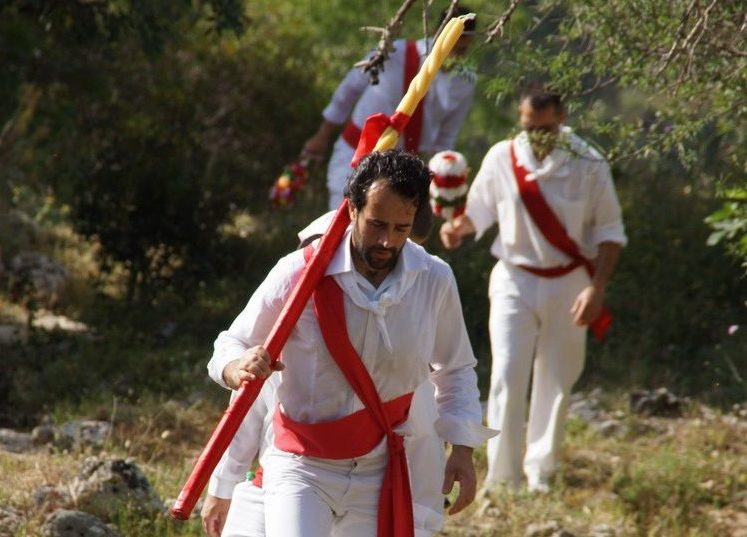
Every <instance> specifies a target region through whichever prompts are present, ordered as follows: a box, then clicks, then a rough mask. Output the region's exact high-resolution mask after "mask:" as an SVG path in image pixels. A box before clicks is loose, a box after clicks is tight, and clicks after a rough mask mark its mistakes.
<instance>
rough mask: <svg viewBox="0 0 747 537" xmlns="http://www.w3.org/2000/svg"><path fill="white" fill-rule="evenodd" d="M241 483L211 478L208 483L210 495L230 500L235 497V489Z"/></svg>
mask: <svg viewBox="0 0 747 537" xmlns="http://www.w3.org/2000/svg"><path fill="white" fill-rule="evenodd" d="M239 483H240V481H231V480H229V479H223V478H220V477H216V476H211V477H210V482H209V483H208V494H210V495H211V496H215V497H216V498H222V499H224V500H230V499H231V497H232V496H233V488H234V487H235V486H236V485H238V484H239Z"/></svg>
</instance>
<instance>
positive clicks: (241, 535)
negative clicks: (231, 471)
mask: <svg viewBox="0 0 747 537" xmlns="http://www.w3.org/2000/svg"><path fill="white" fill-rule="evenodd" d="M221 537H265V501H264V491H263V490H262V489H261V488H259V487H255V486H254V484H253V483H252V482H251V481H243V482H241V483H239V484H238V485H236V486H235V487H234V489H233V496H232V497H231V507H230V508H229V509H228V516H227V517H226V524H225V525H224V526H223V531H222V532H221Z"/></svg>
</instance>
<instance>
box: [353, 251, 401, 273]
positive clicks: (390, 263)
mask: <svg viewBox="0 0 747 537" xmlns="http://www.w3.org/2000/svg"><path fill="white" fill-rule="evenodd" d="M361 250H362V251H361ZM361 250H358V253H359V254H361V257H363V260H364V261H365V262H366V265H368V266H369V267H371V268H372V269H375V270H384V269H393V268H394V266H395V265H396V264H397V259H399V250H397V249H396V248H383V247H381V246H371V247H369V248H362V249H361Z"/></svg>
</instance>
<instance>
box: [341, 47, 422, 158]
mask: <svg viewBox="0 0 747 537" xmlns="http://www.w3.org/2000/svg"><path fill="white" fill-rule="evenodd" d="M419 68H420V54H419V53H418V47H417V44H416V43H415V41H408V42H407V45H406V48H405V73H404V82H403V84H402V86H403V87H402V94H403V95H404V94H405V93H407V89H408V88H409V87H410V82H412V79H413V78H415V75H417V74H418V69H419ZM369 119H373V121H372V123H371V126H370V127H369V128H368V129H366V127H365V126H364V129H363V133H361V128H360V127H358V126H357V125H356V124H355V123H353V122H352V121H348V123H347V124H346V125H345V128H344V129H343V131H342V139H343V140H345V141H346V142H347V143H348V145H349V146H350V147H353V148H357V150H356V157H357V158H356V157H354V158H353V162H354V163H355V164H354V165H353V166H354V167H355V165H356V164H357V162H358V160H360V156H362V155H365V154H367V153H369V152H370V151H371V149H373V147H374V145H375V144H376V142H377V141H378V139H379V136H380V135H381V133H382V132H383V131H384V129H385V128H386V127H392V128H394V129H395V130H396V131H397V132H399V133H400V134H403V135H404V140H405V149H406V150H407V151H410V152H412V153H417V152H418V149H419V147H420V135H421V133H422V131H423V100H421V101H420V103H419V104H418V106H417V107H416V108H415V111H414V112H413V114H412V117H408V116H406V115H405V114H399V113H395V114H394V115H393V116H392V117H388V116H386V115H385V114H374V115H373V116H371V118H369ZM369 119H367V120H366V122H367V123H368V122H369ZM367 130H368V131H370V132H366V131H367ZM361 135H363V137H364V138H365V140H361ZM361 143H362V145H363V147H359V146H360V144H361ZM369 146H370V147H369Z"/></svg>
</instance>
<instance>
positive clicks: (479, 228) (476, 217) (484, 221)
mask: <svg viewBox="0 0 747 537" xmlns="http://www.w3.org/2000/svg"><path fill="white" fill-rule="evenodd" d="M464 214H466V215H467V217H468V218H469V219H470V220H471V221H472V225H473V226H475V240H476V241H478V240H480V237H482V236H483V234H484V233H485V232H486V231H487V230H488V228H489V227H490V226H492V225H493V224H494V223H495V221H494V220H493V217H492V216H490V215H487V214H485V213H483V212H482V211H475V210H470V208H469V205H468V206H467V209H466V210H465V212H464Z"/></svg>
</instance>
